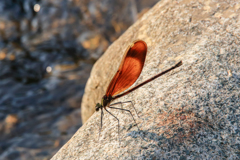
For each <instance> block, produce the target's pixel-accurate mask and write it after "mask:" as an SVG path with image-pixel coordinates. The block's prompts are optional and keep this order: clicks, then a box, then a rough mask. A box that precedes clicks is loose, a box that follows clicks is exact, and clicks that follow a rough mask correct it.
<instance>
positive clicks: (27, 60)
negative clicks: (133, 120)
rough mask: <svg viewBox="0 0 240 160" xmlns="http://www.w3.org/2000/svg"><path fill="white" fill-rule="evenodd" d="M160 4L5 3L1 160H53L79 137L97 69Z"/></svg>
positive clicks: (0, 31)
mask: <svg viewBox="0 0 240 160" xmlns="http://www.w3.org/2000/svg"><path fill="white" fill-rule="evenodd" d="M157 1H158V0H0V159H1V160H4V159H9V160H13V159H21V160H29V159H50V158H51V157H52V156H53V155H54V154H55V153H56V152H57V151H58V150H59V149H60V148H61V146H62V145H64V144H65V143H66V142H67V141H68V140H69V139H70V138H71V136H72V135H73V134H74V133H75V132H76V131H77V129H79V127H81V125H82V123H81V114H80V112H81V111H80V104H81V98H82V95H83V93H84V87H85V83H86V81H87V79H88V77H89V74H90V71H91V68H92V66H93V64H94V62H95V61H96V60H97V59H98V58H99V57H100V56H101V55H102V54H103V53H104V51H105V50H106V49H107V47H108V46H109V45H110V44H111V43H112V42H113V41H115V40H116V39H117V38H118V37H119V36H120V35H121V34H122V33H123V32H124V31H125V30H126V29H127V28H128V27H129V26H130V25H131V24H133V23H134V22H135V21H136V20H137V19H138V18H139V17H141V15H142V14H144V13H145V12H146V11H147V10H148V9H149V8H151V7H152V6H153V5H154V4H155V3H156V2H157ZM36 4H39V6H40V10H39V11H38V10H37V8H38V6H37V5H36Z"/></svg>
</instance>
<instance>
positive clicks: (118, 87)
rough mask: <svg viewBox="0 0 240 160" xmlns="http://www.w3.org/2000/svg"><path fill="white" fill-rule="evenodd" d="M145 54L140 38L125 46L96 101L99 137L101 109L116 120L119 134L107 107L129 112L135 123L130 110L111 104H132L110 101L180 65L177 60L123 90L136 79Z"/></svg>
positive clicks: (140, 70) (144, 44)
mask: <svg viewBox="0 0 240 160" xmlns="http://www.w3.org/2000/svg"><path fill="white" fill-rule="evenodd" d="M146 55H147V44H146V43H145V42H144V41H142V40H138V41H135V42H133V43H132V44H131V45H130V46H129V47H128V48H127V50H126V52H125V55H124V56H123V59H122V62H121V64H120V66H119V68H118V71H117V73H116V74H115V76H114V77H113V79H112V80H111V82H110V84H109V86H108V88H107V91H106V94H105V95H104V96H103V97H102V101H101V104H100V103H97V104H96V107H95V108H96V111H99V109H101V126H100V129H99V138H100V133H101V129H102V119H103V115H104V113H103V109H104V110H105V111H107V112H108V113H109V114H110V115H112V116H113V117H114V118H115V119H116V120H117V121H118V135H119V119H118V118H117V117H116V116H114V115H113V114H112V113H111V112H109V111H108V110H107V108H111V109H118V110H122V111H126V112H129V113H130V114H131V116H132V118H133V120H134V122H135V123H136V121H135V119H134V117H133V115H132V113H131V111H130V110H127V109H123V108H116V107H112V106H114V105H118V104H121V107H122V104H123V103H131V104H132V106H133V103H132V102H131V101H127V102H117V103H114V104H111V102H112V101H113V100H115V99H117V98H120V97H122V96H125V95H127V94H128V93H130V92H132V91H134V90H136V89H138V88H139V87H141V86H143V85H144V84H146V83H148V82H150V81H152V80H154V79H156V78H158V77H160V76H162V75H164V74H165V73H167V72H169V71H171V70H173V69H175V68H177V67H179V66H181V65H182V61H179V62H178V63H177V64H176V65H174V66H172V67H171V68H169V69H167V70H165V71H163V72H161V73H159V74H157V75H155V76H153V77H152V78H149V79H148V80H146V81H144V82H142V83H140V84H138V85H137V86H135V87H133V88H131V89H129V90H128V91H125V90H126V89H128V88H129V87H130V86H132V85H133V83H134V82H135V81H136V80H137V79H138V77H139V75H140V74H141V72H142V69H143V66H144V62H145V58H146ZM124 91H125V92H124ZM122 92H123V93H122ZM133 108H134V110H135V112H136V113H137V111H136V109H135V107H134V106H133ZM136 124H137V123H136Z"/></svg>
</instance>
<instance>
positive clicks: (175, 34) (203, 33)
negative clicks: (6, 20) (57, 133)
mask: <svg viewBox="0 0 240 160" xmlns="http://www.w3.org/2000/svg"><path fill="white" fill-rule="evenodd" d="M239 15H240V4H239V3H237V1H236V3H235V1H230V2H229V3H227V2H225V1H220V0H215V1H214V2H212V1H197V0H191V1H171V0H163V1H161V2H159V3H158V4H157V5H155V6H154V7H153V8H152V9H151V10H150V11H149V12H147V13H146V14H145V15H144V16H143V17H142V18H141V19H140V20H139V21H137V22H136V23H135V24H134V25H133V26H131V27H130V28H129V29H128V30H127V31H126V32H125V33H124V34H123V35H122V36H121V37H120V38H119V39H118V40H117V41H116V42H115V43H113V44H112V45H111V46H110V47H109V48H108V50H107V51H106V52H105V54H104V55H103V56H102V57H101V58H100V59H99V61H98V62H97V63H96V64H95V66H94V68H93V70H92V73H91V77H90V79H89V80H88V83H87V86H86V89H85V95H84V98H83V103H82V106H84V105H85V106H84V107H90V106H91V108H92V109H93V108H94V106H95V104H96V102H100V99H101V96H102V95H104V92H105V90H106V88H107V85H108V83H109V81H110V80H111V77H112V76H113V75H114V74H115V72H116V70H117V68H118V65H119V63H120V60H121V57H122V55H123V53H124V51H125V49H126V47H127V46H128V44H130V43H131V42H132V41H134V40H136V39H142V40H144V41H146V42H147V44H148V55H147V59H146V63H145V67H144V69H143V72H142V74H141V75H140V78H139V79H138V81H137V82H136V83H137V84H138V83H141V82H142V81H144V80H145V79H147V78H149V77H151V76H153V75H155V74H156V73H159V72H160V71H162V70H164V69H166V68H168V67H170V66H172V65H173V64H175V63H176V62H178V61H179V60H182V61H183V65H182V66H181V67H179V68H177V69H175V70H174V71H171V73H168V74H166V75H164V76H163V77H160V78H158V79H156V80H154V81H153V82H151V83H148V84H146V85H145V86H143V87H141V88H139V89H138V90H136V91H134V92H132V93H130V94H129V95H127V96H125V97H122V98H120V99H118V100H117V101H127V100H132V101H133V103H134V105H135V108H136V109H137V111H138V113H139V116H140V118H137V116H136V114H135V113H134V112H133V109H132V108H130V109H131V110H132V112H133V114H134V116H135V117H136V119H137V123H138V126H139V128H140V130H139V131H138V129H137V127H136V126H135V125H134V122H133V120H132V118H131V116H130V115H129V114H128V113H122V112H121V111H113V110H111V112H112V113H113V114H114V115H115V116H117V117H118V118H119V119H120V135H119V137H120V143H119V141H118V132H117V121H116V120H115V119H114V118H113V117H112V116H111V115H109V114H108V113H106V112H105V114H104V119H103V122H104V124H103V128H102V132H101V137H100V141H98V131H99V125H100V112H98V113H96V112H95V113H94V114H93V115H92V116H91V117H90V118H89V119H88V121H87V122H86V123H85V124H84V125H83V126H82V127H81V128H80V129H79V130H78V131H77V132H76V134H75V135H74V136H73V137H72V139H71V140H70V141H69V142H68V143H67V144H65V146H63V147H62V149H61V150H59V152H58V153H57V154H56V155H55V156H54V157H53V158H52V160H60V159H109V160H110V159H181V160H184V159H199V160H200V159H240V128H239V127H240V113H239V106H240V102H239V101H240V100H239V99H240V28H239V26H240V16H239ZM124 107H125V108H129V107H130V106H127V105H126V106H124ZM109 110H110V109H109Z"/></svg>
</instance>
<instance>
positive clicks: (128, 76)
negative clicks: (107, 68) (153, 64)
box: [106, 40, 147, 96]
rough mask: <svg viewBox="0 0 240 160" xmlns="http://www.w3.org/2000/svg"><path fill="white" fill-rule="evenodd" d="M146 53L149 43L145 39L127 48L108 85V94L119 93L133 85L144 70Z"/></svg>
mask: <svg viewBox="0 0 240 160" xmlns="http://www.w3.org/2000/svg"><path fill="white" fill-rule="evenodd" d="M146 55H147V44H146V43H145V42H144V41H141V40H139V41H136V42H134V43H133V44H132V45H131V46H129V47H128V48H127V50H126V52H125V56H124V57H123V60H122V62H121V64H120V66H119V68H118V71H117V73H116V74H115V76H114V77H113V79H112V81H111V82H110V84H109V86H108V89H107V92H106V96H114V95H117V94H118V93H121V92H123V91H124V90H126V89H128V88H129V87H130V86H131V85H133V83H134V82H135V81H136V80H137V79H138V77H139V75H140V74H141V72H142V69H143V66H144V62H145V58H146Z"/></svg>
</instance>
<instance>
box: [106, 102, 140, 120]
mask: <svg viewBox="0 0 240 160" xmlns="http://www.w3.org/2000/svg"><path fill="white" fill-rule="evenodd" d="M123 103H131V104H132V107H133V109H134V111H135V112H136V114H137V116H138V118H140V117H139V115H138V113H137V110H136V108H135V107H134V105H133V103H132V101H126V102H117V103H113V104H111V105H110V106H114V105H117V104H121V105H122V104H123ZM121 108H122V106H121ZM122 109H123V108H122Z"/></svg>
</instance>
